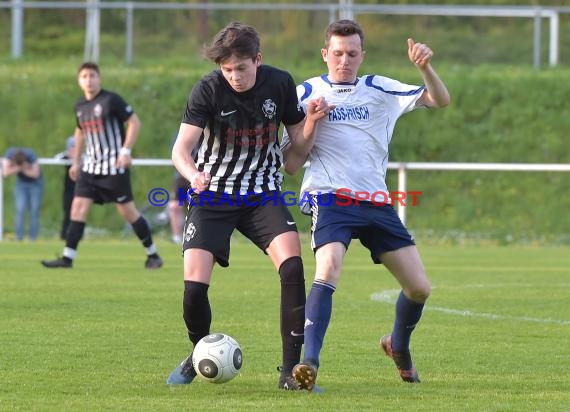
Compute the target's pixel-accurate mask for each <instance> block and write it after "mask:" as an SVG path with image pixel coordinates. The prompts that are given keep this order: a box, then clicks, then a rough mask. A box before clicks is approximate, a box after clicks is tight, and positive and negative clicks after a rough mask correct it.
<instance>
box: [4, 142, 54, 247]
mask: <svg viewBox="0 0 570 412" xmlns="http://www.w3.org/2000/svg"><path fill="white" fill-rule="evenodd" d="M2 174H3V175H4V176H10V175H13V174H16V184H15V185H14V206H15V212H16V213H15V221H14V230H15V232H16V239H17V240H23V239H24V220H25V215H26V212H28V213H29V215H30V225H29V238H30V240H36V239H37V237H38V232H39V230H40V207H41V205H42V198H43V192H44V182H43V177H42V172H41V169H40V165H39V163H38V158H37V156H36V154H35V153H34V152H33V150H32V149H29V148H22V147H11V148H9V149H8V150H7V151H6V154H5V155H4V159H3V161H2Z"/></svg>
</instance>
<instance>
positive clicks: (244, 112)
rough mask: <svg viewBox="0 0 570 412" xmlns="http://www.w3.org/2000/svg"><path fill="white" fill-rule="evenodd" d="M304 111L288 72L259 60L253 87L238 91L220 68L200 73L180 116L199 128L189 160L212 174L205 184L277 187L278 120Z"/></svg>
mask: <svg viewBox="0 0 570 412" xmlns="http://www.w3.org/2000/svg"><path fill="white" fill-rule="evenodd" d="M304 117H305V115H304V112H303V111H302V109H301V108H300V107H299V105H298V100H297V94H296V86H295V83H294V81H293V78H292V77H291V75H290V74H289V73H288V72H286V71H283V70H279V69H277V68H274V67H271V66H267V65H261V66H260V67H258V69H257V76H256V81H255V85H254V86H253V88H251V89H250V90H248V91H245V92H241V93H240V92H236V91H235V90H234V89H233V88H232V87H231V86H230V85H229V83H228V82H227V81H226V80H225V79H224V77H223V75H222V73H221V71H220V70H214V71H213V72H211V73H210V74H208V75H206V76H205V77H204V78H202V79H201V80H200V81H199V82H198V83H196V85H195V86H194V88H193V89H192V92H191V93H190V96H189V97H188V101H187V104H186V111H185V113H184V116H183V118H182V122H183V123H187V124H191V125H194V126H197V127H200V128H203V129H204V132H203V134H202V136H201V138H200V141H199V143H198V147H197V149H198V150H197V151H196V152H195V156H194V160H195V161H196V166H197V167H198V170H199V171H205V172H208V173H210V175H211V176H212V179H211V182H210V186H209V190H211V191H214V192H217V193H228V194H238V193H239V194H245V193H261V192H267V191H271V190H280V188H281V182H282V181H283V175H282V174H281V172H280V170H279V169H280V168H281V165H282V163H283V154H282V152H281V148H280V143H279V126H280V124H281V123H283V124H285V125H293V124H297V123H299V122H301V121H302V120H303V118H304Z"/></svg>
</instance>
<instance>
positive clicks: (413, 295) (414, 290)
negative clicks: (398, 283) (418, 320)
mask: <svg viewBox="0 0 570 412" xmlns="http://www.w3.org/2000/svg"><path fill="white" fill-rule="evenodd" d="M430 294H431V285H430V283H429V282H428V281H427V280H426V281H424V282H421V283H418V284H417V285H412V287H410V288H408V290H407V291H406V296H407V297H408V299H410V300H412V301H414V302H417V303H424V302H425V301H426V300H427V299H428V298H429V295H430Z"/></svg>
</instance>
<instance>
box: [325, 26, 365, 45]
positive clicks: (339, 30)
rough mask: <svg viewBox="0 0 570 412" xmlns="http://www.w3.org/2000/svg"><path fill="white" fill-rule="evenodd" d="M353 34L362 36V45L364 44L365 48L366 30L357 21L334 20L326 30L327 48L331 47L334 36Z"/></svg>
mask: <svg viewBox="0 0 570 412" xmlns="http://www.w3.org/2000/svg"><path fill="white" fill-rule="evenodd" d="M353 34H358V37H360V45H361V46H362V50H364V31H363V30H362V28H361V27H360V26H359V25H358V23H357V22H355V21H353V20H337V21H335V22H332V23H331V24H329V27H327V31H326V32H325V49H328V48H329V43H330V40H331V37H332V36H342V37H346V36H352V35H353Z"/></svg>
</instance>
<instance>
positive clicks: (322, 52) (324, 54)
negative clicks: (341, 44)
mask: <svg viewBox="0 0 570 412" xmlns="http://www.w3.org/2000/svg"><path fill="white" fill-rule="evenodd" d="M327 54H328V53H327V49H321V56H323V61H324V62H326V61H327Z"/></svg>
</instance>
